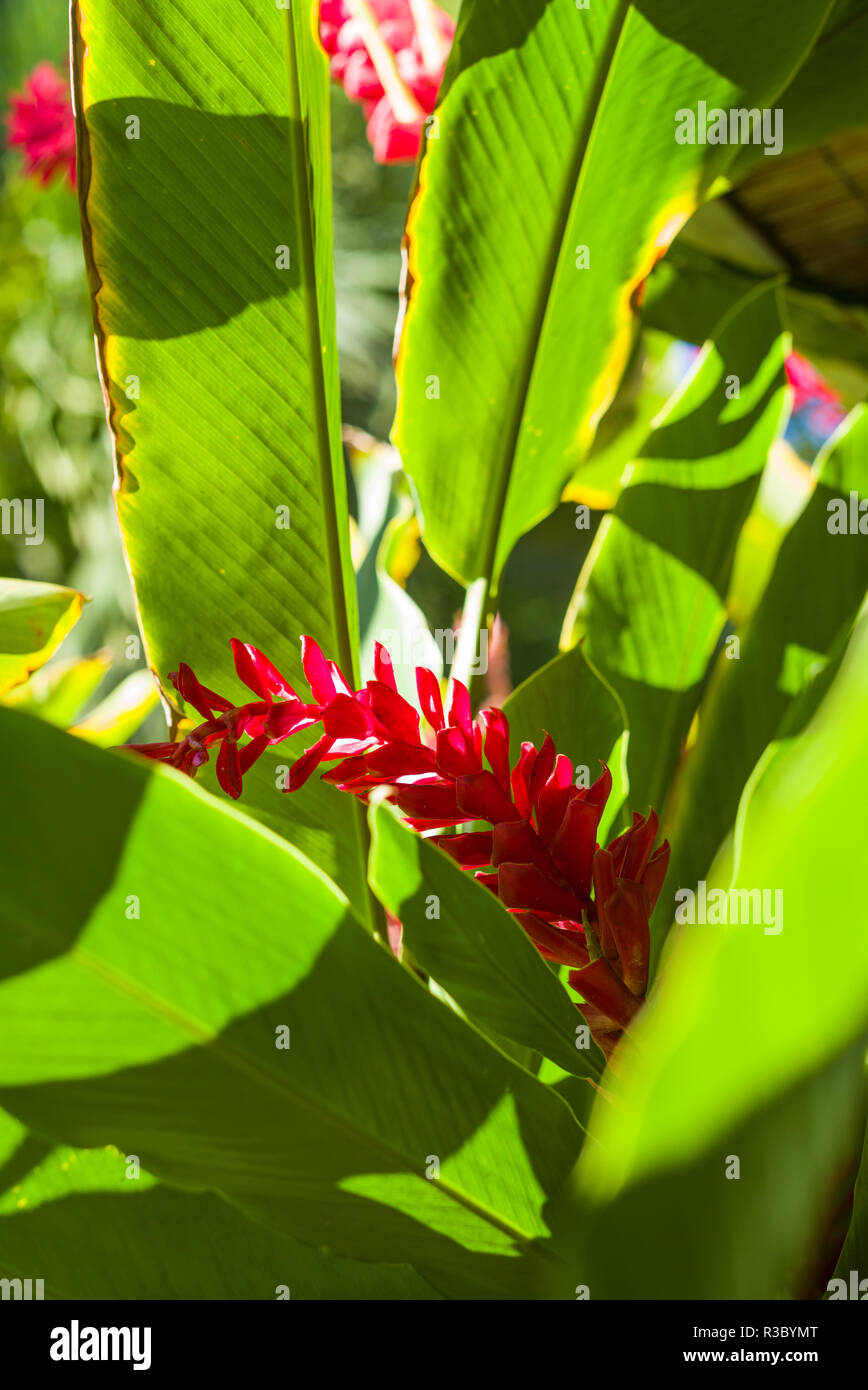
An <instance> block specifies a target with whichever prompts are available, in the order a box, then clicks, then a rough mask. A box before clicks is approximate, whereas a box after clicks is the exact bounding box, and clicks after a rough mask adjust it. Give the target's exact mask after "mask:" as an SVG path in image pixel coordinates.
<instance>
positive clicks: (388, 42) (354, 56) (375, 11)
mask: <svg viewBox="0 0 868 1390" xmlns="http://www.w3.org/2000/svg"><path fill="white" fill-rule="evenodd" d="M454 32H455V21H454V20H453V19H452V18H451V16H450V15H448V14H446V13H445V12H444V11H443V10H441V9H440V8H439V7H438V6H437V5H435V4H434V3H433V0H322V3H321V5H320V38H321V40H322V45H323V48H324V49H325V51H326V53H328V54H329V55H330V69H331V75H332V77H333V78H334V80H335V81H336V82H340V83H341V85H342V86H343V88H344V91H345V92H346V94H347V96H348V97H350V99H351V100H352V101H356V102H359V103H361V106H362V108H363V110H364V112H365V116H366V117H367V120H368V139H369V140H370V142H371V145H372V146H373V150H374V158H375V160H376V161H377V162H378V163H379V164H400V163H412V162H413V161H414V160H415V159H416V156H417V155H418V153H419V144H420V141H421V138H422V130H423V127H424V124H425V119H426V117H427V116H429V115H430V114H431V112H432V111H433V110H434V106H435V104H436V101H437V92H438V90H439V87H440V82H441V80H442V77H443V69H444V67H445V66H446V58H447V55H448V53H449V47H450V44H451V42H452V36H453V34H454Z"/></svg>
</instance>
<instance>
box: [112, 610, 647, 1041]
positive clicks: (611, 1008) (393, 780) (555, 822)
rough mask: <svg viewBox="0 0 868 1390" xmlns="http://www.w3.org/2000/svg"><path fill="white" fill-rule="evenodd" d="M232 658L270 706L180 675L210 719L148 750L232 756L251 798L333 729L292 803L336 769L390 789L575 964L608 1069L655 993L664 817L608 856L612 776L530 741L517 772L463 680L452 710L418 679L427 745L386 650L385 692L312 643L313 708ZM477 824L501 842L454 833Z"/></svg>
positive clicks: (505, 736)
mask: <svg viewBox="0 0 868 1390" xmlns="http://www.w3.org/2000/svg"><path fill="white" fill-rule="evenodd" d="M232 651H233V655H234V657H235V669H236V671H237V673H238V676H239V678H240V679H241V680H242V681H243V682H244V684H245V685H246V686H247V687H248V689H250V690H251V691H252V692H253V694H254V695H255V696H256V699H255V700H252V701H250V702H249V703H248V704H244V705H233V704H232V702H231V701H230V700H228V699H225V698H224V697H223V696H220V695H218V694H216V692H215V691H213V690H209V689H208V688H207V687H206V686H203V685H201V684H200V682H199V681H198V680H197V678H196V676H195V675H194V674H193V672H192V671H191V669H190V667H189V666H186V665H183V664H182V665H181V666H180V667H179V669H178V671H177V672H175V673H173V675H172V677H171V679H172V681H173V682H174V685H175V687H176V689H177V690H178V692H179V694H180V695H181V696H182V697H183V699H184V700H185V701H186V702H187V703H188V704H190V705H192V706H193V708H194V709H195V710H196V711H197V712H198V713H199V714H200V716H201V717H202V718H203V720H204V722H203V723H202V724H200V725H199V726H198V727H197V728H195V729H194V730H193V731H192V732H191V733H189V734H188V735H187V736H186V738H184V739H183V740H182V741H181V742H180V743H156V744H148V745H144V746H138V747H135V748H134V751H137V752H140V753H144V754H145V755H146V756H148V757H151V758H156V759H158V760H159V761H161V762H166V763H169V764H171V765H172V766H173V767H176V768H179V769H180V770H181V771H182V772H186V773H188V774H189V775H191V776H192V775H193V774H194V773H195V772H196V769H197V768H198V767H200V766H201V765H202V763H204V762H206V761H207V760H208V757H209V752H210V750H211V749H212V748H213V747H214V746H215V745H217V744H219V751H218V754H217V762H216V773H217V778H218V781H219V783H220V785H221V787H222V788H223V790H224V791H225V792H227V793H228V795H229V796H231V797H235V798H237V797H238V796H240V795H241V790H242V782H243V778H244V774H245V773H246V772H247V771H248V770H249V768H250V767H252V765H253V764H254V763H255V762H256V760H257V758H259V756H260V755H261V754H262V753H263V752H264V750H265V749H266V748H267V747H268V745H269V744H274V743H281V742H282V741H283V740H284V739H286V738H288V737H289V736H290V735H291V734H294V733H297V732H298V731H299V730H300V729H304V728H308V727H309V726H311V725H314V724H321V725H322V729H323V733H322V736H321V737H320V738H319V739H318V740H317V741H316V742H314V743H313V744H312V746H311V747H310V748H309V749H308V750H307V752H305V753H303V754H302V755H301V757H300V758H298V759H297V760H296V762H295V763H294V764H293V766H292V768H291V771H290V777H289V787H288V790H289V791H297V790H298V789H299V788H300V787H302V786H303V785H304V783H305V782H306V781H307V780H308V778H309V777H311V776H312V775H313V773H314V772H315V771H316V769H317V768H318V767H320V766H322V765H323V764H330V766H329V767H328V768H327V770H326V771H325V772H324V774H323V779H324V780H325V781H327V782H329V783H331V784H332V785H334V786H337V787H339V788H340V789H341V790H342V791H346V792H349V793H350V794H351V795H353V796H357V797H360V798H361V799H362V800H363V801H364V800H367V798H368V796H369V794H370V792H371V790H372V789H373V788H374V787H382V786H385V787H387V788H388V799H389V800H390V801H392V802H394V803H395V804H396V805H397V807H398V809H399V810H400V811H401V812H402V813H403V815H404V816H405V818H406V819H407V821H408V823H409V824H410V825H411V826H412V827H413V828H414V829H416V830H419V831H423V832H430V833H431V838H432V839H433V841H434V843H435V844H437V845H439V847H440V848H441V849H443V850H445V851H446V853H447V854H449V855H450V856H451V857H452V858H453V859H454V860H455V861H456V863H457V864H459V865H460V866H461V867H462V868H463V869H466V870H468V871H472V872H474V873H475V875H476V877H477V878H478V879H479V880H480V882H481V883H483V884H484V885H485V886H486V887H487V888H489V889H490V890H491V892H493V893H494V894H495V895H496V896H497V897H498V898H499V899H500V901H501V902H502V903H503V905H504V907H506V908H507V909H508V911H509V912H511V913H512V914H513V916H514V917H515V918H516V920H517V921H518V922H519V923H520V924H521V926H522V928H523V929H524V931H525V932H526V934H527V936H528V937H529V938H530V940H531V941H532V942H533V944H534V945H535V946H536V948H537V950H538V951H539V952H540V954H541V955H543V956H545V957H546V959H548V960H551V961H554V962H556V963H558V964H562V965H567V966H569V967H571V973H570V977H569V978H570V983H571V984H572V985H573V987H574V988H575V989H576V990H577V991H578V992H579V993H580V994H581V995H582V996H583V999H584V1003H582V1004H580V1005H579V1008H580V1009H581V1011H582V1013H583V1014H584V1017H585V1019H586V1021H587V1023H588V1025H589V1027H590V1029H591V1033H592V1035H593V1036H594V1038H595V1039H596V1041H597V1042H598V1044H599V1045H600V1047H601V1048H602V1049H603V1051H604V1052H605V1053H606V1055H607V1056H610V1055H611V1053H612V1051H613V1049H614V1047H615V1046H616V1044H617V1042H618V1040H619V1039H620V1037H621V1036H622V1033H623V1031H624V1029H625V1028H627V1027H628V1026H629V1024H630V1022H631V1020H632V1019H633V1017H634V1015H635V1014H636V1012H637V1011H638V1009H639V1008H640V1006H641V1004H642V1001H643V999H644V997H645V992H646V990H647V988H648V958H649V951H650V933H649V925H648V922H649V916H650V913H651V911H652V909H653V907H654V904H655V902H656V901H657V898H658V896H659V894H660V890H661V888H662V886H663V880H664V878H665V876H666V869H667V866H668V863H669V845H668V843H667V842H666V841H664V842H663V843H662V844H661V845H659V846H658V847H657V848H655V842H656V840H657V829H658V826H657V817H656V815H655V813H654V812H653V811H651V812H650V813H649V815H648V816H647V817H646V816H640V815H637V814H635V813H634V816H633V824H632V825H631V826H630V827H629V829H627V830H625V831H624V832H623V833H622V834H621V835H619V836H618V837H617V838H616V839H614V840H613V841H612V842H611V844H609V845H608V846H607V847H606V848H602V847H601V846H600V844H599V843H598V841H597V831H598V827H599V824H600V819H601V817H602V814H603V810H604V808H605V805H606V802H607V800H608V798H609V794H610V792H611V789H612V778H611V775H610V773H609V770H608V768H607V767H605V766H604V765H601V766H603V770H602V773H601V774H600V776H599V777H598V778H597V780H596V782H594V783H593V785H591V786H590V787H577V786H575V785H574V783H573V769H572V766H571V764H570V761H569V759H568V758H566V757H564V755H563V754H560V755H559V754H558V753H557V750H556V748H555V745H554V743H553V741H552V739H551V738H550V737H549V735H548V734H546V736H545V738H544V740H543V742H542V744H541V746H540V747H539V748H537V747H536V746H535V744H533V743H523V744H522V746H521V753H520V755H519V757H518V759H517V760H516V762H515V765H514V766H513V765H512V764H511V761H510V756H509V723H508V721H507V718H506V715H505V714H504V713H503V711H502V710H499V709H486V710H483V711H482V713H481V714H480V715H479V716H478V717H477V718H476V719H475V720H474V719H473V717H472V712H471V704H470V695H469V693H468V691H467V689H466V688H465V687H464V686H463V685H462V684H461V682H460V681H453V682H452V687H451V697H450V700H449V704H448V708H447V709H446V710H444V707H443V699H442V696H441V692H440V685H439V682H438V680H437V678H436V676H435V675H434V673H433V672H432V671H429V670H426V669H425V668H424V667H420V668H419V669H418V670H417V672H416V686H417V691H418V696H419V705H420V708H421V710H422V713H423V715H424V718H425V720H426V723H427V726H428V728H427V730H426V731H425V732H424V733H423V731H422V729H421V726H420V717H419V713H418V711H417V710H416V709H414V707H413V706H412V705H411V704H410V703H409V702H408V701H407V700H405V699H404V698H403V696H401V695H400V694H399V693H398V688H397V685H396V682H395V676H394V671H393V669H392V662H391V659H390V657H389V654H388V652H387V651H386V650H385V648H384V647H382V646H381V645H380V644H379V643H377V644H376V646H375V656H374V673H375V677H374V679H373V680H369V681H368V682H367V683H366V685H365V686H364V688H363V689H362V690H353V689H352V687H351V686H350V685H349V684H348V682H347V681H346V680H345V678H344V676H343V673H342V672H341V671H340V670H339V668H338V667H337V666H336V665H335V663H334V662H333V661H329V660H327V658H326V657H325V655H324V654H323V652H322V651H321V650H320V648H319V647H318V646H317V644H316V642H314V641H313V640H312V639H311V638H310V637H304V638H302V666H303V669H304V674H305V677H306V679H307V682H308V685H309V686H310V689H311V694H312V696H313V699H312V701H311V702H307V701H305V700H303V699H302V698H300V697H299V696H298V695H297V694H296V692H295V691H294V690H293V688H292V686H291V685H290V684H289V682H288V681H287V680H286V679H285V678H284V677H283V676H282V675H281V673H280V672H279V671H278V670H277V668H276V667H275V666H273V665H272V664H271V662H270V661H269V660H268V658H267V657H265V656H263V654H262V652H260V651H258V650H257V648H256V647H253V646H250V645H249V644H248V643H243V642H237V641H234V642H233V643H232ZM242 739H248V740H249V741H248V742H245V743H242V741H241V740H242ZM478 821H486V822H488V825H489V826H490V829H488V830H476V829H474V830H470V831H467V832H465V833H457V834H454V833H450V834H444V833H442V832H444V831H450V830H452V829H453V828H454V827H456V826H461V825H465V824H467V823H468V822H478Z"/></svg>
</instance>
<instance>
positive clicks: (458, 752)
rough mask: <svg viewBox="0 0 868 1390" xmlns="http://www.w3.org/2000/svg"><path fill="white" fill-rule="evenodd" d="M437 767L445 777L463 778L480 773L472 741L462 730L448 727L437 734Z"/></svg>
mask: <svg viewBox="0 0 868 1390" xmlns="http://www.w3.org/2000/svg"><path fill="white" fill-rule="evenodd" d="M437 767H438V769H439V771H440V772H442V773H443V774H444V776H446V777H463V776H464V775H465V774H466V773H469V772H479V771H481V765H480V763H479V760H478V758H477V756H476V754H475V752H474V750H473V740H472V739H469V738H468V737H467V735H466V733H465V732H464V730H463V729H459V728H455V727H450V728H448V729H440V730H438V733H437Z"/></svg>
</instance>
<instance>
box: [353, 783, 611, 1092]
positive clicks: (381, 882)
mask: <svg viewBox="0 0 868 1390" xmlns="http://www.w3.org/2000/svg"><path fill="white" fill-rule="evenodd" d="M370 817H371V841H372V843H371V863H370V870H369V873H370V879H371V883H372V885H373V888H374V891H375V893H376V894H377V896H378V898H379V899H380V900H381V902H383V903H384V904H385V906H386V907H387V908H388V909H389V911H390V912H391V913H392V914H393V916H395V917H397V918H398V920H399V921H400V922H401V924H402V926H403V929H404V930H403V941H404V943H405V944H406V946H407V947H408V948H409V950H410V953H411V956H412V958H413V960H414V961H416V962H417V963H418V964H419V965H421V966H422V968H423V969H424V970H426V971H427V972H428V973H429V974H430V975H431V976H432V977H433V978H434V979H435V980H436V982H437V984H438V985H440V986H441V987H442V988H444V989H445V990H447V992H448V993H449V995H450V996H451V997H452V998H453V999H454V1000H455V1002H456V1003H457V1004H458V1005H459V1006H460V1007H461V1009H463V1010H464V1011H465V1012H466V1013H467V1014H468V1015H469V1017H470V1018H471V1019H472V1020H473V1021H474V1022H476V1023H478V1024H479V1026H480V1027H481V1028H483V1029H484V1030H486V1031H487V1032H490V1033H493V1034H494V1035H495V1036H498V1035H500V1036H501V1037H506V1038H509V1039H510V1040H511V1041H512V1042H515V1043H518V1044H520V1045H521V1046H523V1047H528V1048H531V1049H532V1050H533V1051H535V1052H539V1053H542V1055H543V1056H545V1057H549V1058H551V1060H552V1061H554V1062H556V1063H558V1065H559V1066H560V1067H562V1068H563V1070H564V1071H568V1072H572V1073H573V1074H574V1075H576V1076H581V1077H583V1078H585V1079H586V1080H588V1079H593V1080H598V1079H599V1077H600V1074H601V1072H602V1070H603V1066H602V1056H601V1054H600V1053H599V1051H598V1050H597V1048H596V1046H595V1045H592V1046H591V1047H590V1048H588V1047H584V1048H582V1047H580V1041H581V1038H580V1036H579V1035H581V1034H585V1033H586V1031H587V1030H586V1029H585V1028H583V1027H582V1023H583V1020H582V1018H581V1015H579V1014H578V1013H577V1012H576V1009H575V1006H574V1005H573V1004H572V1003H571V1001H570V997H569V995H568V994H567V991H566V989H565V988H564V986H563V985H562V984H561V983H560V982H559V980H558V978H557V976H556V975H555V974H554V973H553V972H552V971H551V970H550V969H549V967H548V966H547V965H546V964H545V962H544V961H543V958H542V956H541V955H540V954H539V952H538V951H537V950H536V948H535V947H534V946H532V945H531V943H530V941H529V939H528V938H527V937H526V936H525V934H524V932H523V931H522V930H521V927H519V925H518V923H516V922H514V921H512V919H511V918H510V915H509V913H508V912H507V911H506V910H505V909H504V908H503V907H502V906H501V905H500V903H498V901H497V899H496V898H494V897H493V896H492V894H491V893H490V892H489V890H488V889H487V888H484V887H483V886H482V885H481V884H479V883H476V882H475V881H474V879H473V876H472V874H468V873H466V872H464V871H462V870H461V869H459V868H458V866H457V864H455V863H453V862H451V861H450V859H449V857H448V855H447V854H446V853H445V852H444V851H443V850H439V849H437V848H436V847H435V846H434V845H430V844H428V843H427V841H425V840H423V839H422V837H421V836H419V835H416V834H414V833H413V831H411V830H409V829H408V828H407V827H406V826H404V825H403V824H402V823H401V820H400V818H399V817H398V816H397V815H396V813H395V812H394V811H393V810H392V809H391V808H390V807H389V806H386V805H379V806H376V807H373V808H372V809H371V812H370Z"/></svg>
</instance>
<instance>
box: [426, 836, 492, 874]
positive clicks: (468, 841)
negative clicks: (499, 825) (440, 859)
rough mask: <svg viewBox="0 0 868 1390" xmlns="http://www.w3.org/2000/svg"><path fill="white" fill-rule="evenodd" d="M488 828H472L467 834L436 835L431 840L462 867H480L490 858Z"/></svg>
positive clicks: (488, 861)
mask: <svg viewBox="0 0 868 1390" xmlns="http://www.w3.org/2000/svg"><path fill="white" fill-rule="evenodd" d="M491 841H492V835H491V831H490V830H473V831H471V832H470V833H469V834H467V835H438V836H437V838H436V839H435V840H434V841H433V843H434V844H435V845H439V847H440V849H442V850H445V851H446V853H447V854H448V855H449V856H450V858H452V859H454V860H455V862H456V864H460V865H461V867H462V868H463V869H481V868H484V866H485V865H486V864H491V863H493V862H494V861H493V860H492V857H491V856H492V844H491Z"/></svg>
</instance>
